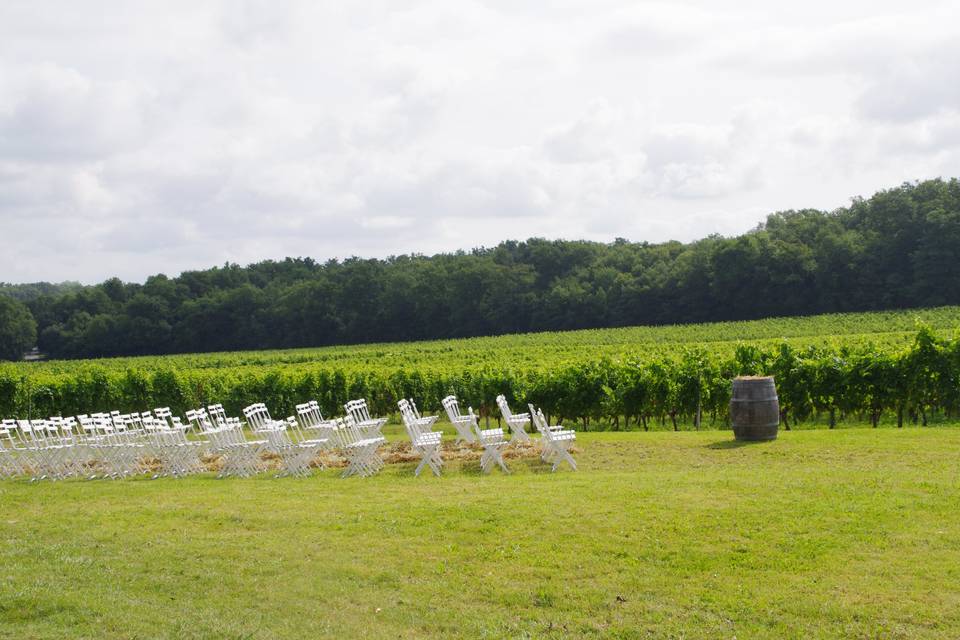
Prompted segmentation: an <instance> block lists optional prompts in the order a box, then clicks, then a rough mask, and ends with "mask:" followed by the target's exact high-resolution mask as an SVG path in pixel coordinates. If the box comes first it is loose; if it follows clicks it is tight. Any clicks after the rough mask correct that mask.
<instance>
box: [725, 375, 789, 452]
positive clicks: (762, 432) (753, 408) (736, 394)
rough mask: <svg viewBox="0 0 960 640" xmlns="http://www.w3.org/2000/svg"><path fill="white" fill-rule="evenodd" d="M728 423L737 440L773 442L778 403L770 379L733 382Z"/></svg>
mask: <svg viewBox="0 0 960 640" xmlns="http://www.w3.org/2000/svg"><path fill="white" fill-rule="evenodd" d="M730 423H731V424H732V425H733V435H734V436H736V438H737V440H773V439H775V438H776V437H777V427H778V426H779V425H780V401H779V399H778V398H777V387H776V385H775V384H774V381H773V376H767V377H763V376H741V377H739V378H735V379H734V381H733V394H732V395H731V396H730Z"/></svg>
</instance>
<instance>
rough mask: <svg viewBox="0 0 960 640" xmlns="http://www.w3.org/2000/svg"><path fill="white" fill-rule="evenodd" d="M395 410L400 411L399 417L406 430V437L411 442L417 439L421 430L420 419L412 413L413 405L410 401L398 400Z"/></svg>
mask: <svg viewBox="0 0 960 640" xmlns="http://www.w3.org/2000/svg"><path fill="white" fill-rule="evenodd" d="M397 408H399V409H400V417H401V418H403V426H404V427H405V428H406V430H407V435H408V436H410V439H411V440H416V439H418V438H419V437H420V436H421V435H422V434H423V430H422V429H421V428H420V418H419V417H418V416H417V414H416V413H414V408H413V403H412V401H410V400H399V401H398V402H397Z"/></svg>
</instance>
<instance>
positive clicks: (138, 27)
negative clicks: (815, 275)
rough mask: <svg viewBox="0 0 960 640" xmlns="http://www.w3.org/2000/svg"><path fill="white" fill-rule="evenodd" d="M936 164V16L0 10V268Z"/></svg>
mask: <svg viewBox="0 0 960 640" xmlns="http://www.w3.org/2000/svg"><path fill="white" fill-rule="evenodd" d="M937 176H943V177H950V176H960V3H958V2H956V1H955V0H952V1H949V2H936V1H924V0H918V1H916V2H912V3H904V2H902V1H897V2H888V1H885V0H871V1H869V2H868V1H860V0H849V1H844V2H836V1H835V0H833V1H831V2H822V1H820V0H809V1H807V2H803V3H798V2H770V1H769V0H766V1H761V0H730V1H727V2H723V3H718V2H706V1H704V2H698V1H688V2H669V3H668V2H663V3H659V2H658V3H648V2H636V1H619V0H590V1H583V2H572V1H562V0H537V1H535V2H525V1H523V0H487V1H462V0H441V1H437V2H416V1H412V0H389V1H381V2H377V1H372V2H364V1H357V2H319V1H316V0H312V1H304V2H282V1H278V0H270V1H260V0H248V1H242V0H229V1H223V2H210V1H207V0H191V1H189V2H181V1H179V0H162V1H159V2H148V1H139V0H131V1H130V2H115V1H110V2H97V1H95V0H86V1H84V2H75V1H72V0H67V1H62V2H58V1H56V0H43V1H40V2H38V1H36V0H29V1H20V0H4V1H3V2H2V3H0V281H6V282H33V281H39V280H46V281H53V282H59V281H63V280H78V281H81V282H84V283H94V282H100V281H102V280H105V279H106V278H109V277H112V276H119V277H121V278H123V279H124V280H128V281H143V279H144V278H146V277H147V276H148V275H151V274H155V273H166V274H167V275H171V276H173V275H176V274H178V273H180V272H181V271H184V270H189V269H202V268H208V267H211V266H215V265H222V264H223V263H225V262H228V261H229V262H234V263H239V264H248V263H250V262H256V261H259V260H265V259H282V258H284V257H286V256H310V257H313V258H314V259H316V260H319V261H325V260H328V259H330V258H344V257H348V256H352V255H358V256H363V257H387V256H390V255H398V254H403V253H423V254H432V253H437V252H446V251H454V250H457V249H470V248H473V247H478V246H493V245H495V244H497V243H498V242H500V241H502V240H506V239H517V240H522V239H526V238H529V237H546V238H551V239H552V238H565V239H590V240H597V241H603V242H610V241H612V240H614V239H615V238H617V237H622V238H627V239H628V240H632V241H649V242H661V241H665V240H671V239H675V240H681V241H689V240H694V239H697V238H702V237H704V236H707V235H710V234H721V235H735V234H739V233H743V232H745V231H747V230H749V229H751V228H754V227H755V226H756V225H757V223H759V222H761V221H762V220H763V219H764V217H765V216H766V215H767V214H768V213H771V212H774V211H780V210H786V209H800V208H807V207H814V208H818V209H828V210H829V209H834V208H837V207H840V206H845V205H847V204H849V202H850V198H852V197H854V196H869V195H871V194H872V193H874V192H875V191H877V190H880V189H884V188H890V187H894V186H897V185H899V184H900V183H902V182H904V181H913V180H920V179H926V178H931V177H937Z"/></svg>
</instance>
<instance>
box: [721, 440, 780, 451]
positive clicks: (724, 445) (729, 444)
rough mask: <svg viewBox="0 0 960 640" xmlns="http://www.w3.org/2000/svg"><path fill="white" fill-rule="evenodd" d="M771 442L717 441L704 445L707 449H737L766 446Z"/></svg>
mask: <svg viewBox="0 0 960 640" xmlns="http://www.w3.org/2000/svg"><path fill="white" fill-rule="evenodd" d="M768 442H773V440H719V441H717V442H711V443H710V444H708V445H705V447H706V448H707V449H739V448H740V447H749V446H752V445H755V444H766V443H768Z"/></svg>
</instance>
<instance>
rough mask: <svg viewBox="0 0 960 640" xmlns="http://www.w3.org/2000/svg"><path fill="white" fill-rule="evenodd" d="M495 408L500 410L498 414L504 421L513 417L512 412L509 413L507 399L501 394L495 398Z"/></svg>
mask: <svg viewBox="0 0 960 640" xmlns="http://www.w3.org/2000/svg"><path fill="white" fill-rule="evenodd" d="M497 408H498V409H500V414H501V415H502V416H503V418H504V420H508V421H509V420H510V418H512V417H513V412H512V411H510V405H508V404H507V397H506V396H505V395H503V394H500V395H499V396H497Z"/></svg>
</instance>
